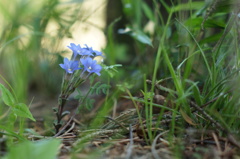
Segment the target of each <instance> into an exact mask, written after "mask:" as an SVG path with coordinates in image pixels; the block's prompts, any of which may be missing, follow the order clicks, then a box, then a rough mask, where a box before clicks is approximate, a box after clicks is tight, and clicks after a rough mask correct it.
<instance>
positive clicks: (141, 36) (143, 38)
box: [118, 28, 153, 46]
mask: <svg viewBox="0 0 240 159" xmlns="http://www.w3.org/2000/svg"><path fill="white" fill-rule="evenodd" d="M118 33H119V34H127V35H130V36H131V37H133V38H134V39H136V40H138V41H139V42H141V43H143V44H147V45H150V46H153V45H152V41H151V39H150V38H149V37H148V36H147V35H146V34H145V33H144V32H142V31H141V30H133V29H131V28H126V29H119V30H118Z"/></svg>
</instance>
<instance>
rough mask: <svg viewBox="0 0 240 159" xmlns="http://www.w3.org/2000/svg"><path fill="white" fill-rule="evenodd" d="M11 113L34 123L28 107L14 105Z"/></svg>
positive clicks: (21, 104) (19, 104) (20, 104)
mask: <svg viewBox="0 0 240 159" xmlns="http://www.w3.org/2000/svg"><path fill="white" fill-rule="evenodd" d="M12 111H13V113H14V114H16V115H17V116H19V117H24V118H29V119H31V120H32V121H36V120H35V119H34V118H33V116H32V113H31V112H30V110H29V108H28V106H27V105H26V104H24V103H18V104H16V105H14V107H13V109H12Z"/></svg>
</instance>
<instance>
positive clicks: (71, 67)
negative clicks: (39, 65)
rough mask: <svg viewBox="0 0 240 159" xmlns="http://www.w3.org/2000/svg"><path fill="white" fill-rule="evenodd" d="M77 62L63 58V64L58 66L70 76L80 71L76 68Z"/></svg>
mask: <svg viewBox="0 0 240 159" xmlns="http://www.w3.org/2000/svg"><path fill="white" fill-rule="evenodd" d="M78 64H79V63H78V61H71V60H68V58H64V63H63V64H59V65H60V67H62V68H63V69H64V70H65V71H66V72H67V73H69V74H72V73H73V72H74V71H76V70H79V69H81V68H80V67H79V66H78Z"/></svg>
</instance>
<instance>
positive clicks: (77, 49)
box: [67, 43, 82, 59]
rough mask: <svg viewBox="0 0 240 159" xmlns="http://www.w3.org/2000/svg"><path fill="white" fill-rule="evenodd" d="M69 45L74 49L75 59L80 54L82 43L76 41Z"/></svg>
mask: <svg viewBox="0 0 240 159" xmlns="http://www.w3.org/2000/svg"><path fill="white" fill-rule="evenodd" d="M67 47H68V48H69V49H71V50H72V51H73V59H75V58H76V56H77V55H78V54H80V53H81V50H82V48H81V46H80V44H78V45H76V44H74V43H70V46H67Z"/></svg>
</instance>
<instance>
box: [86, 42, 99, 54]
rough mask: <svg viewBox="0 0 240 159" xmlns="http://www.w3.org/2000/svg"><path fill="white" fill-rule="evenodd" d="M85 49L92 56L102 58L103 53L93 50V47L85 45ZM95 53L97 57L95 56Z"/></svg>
mask: <svg viewBox="0 0 240 159" xmlns="http://www.w3.org/2000/svg"><path fill="white" fill-rule="evenodd" d="M83 49H86V50H87V51H88V52H90V53H91V54H92V55H91V56H102V52H100V51H97V50H93V49H92V47H88V46H87V44H85V48H83ZM93 53H94V54H95V55H93Z"/></svg>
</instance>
